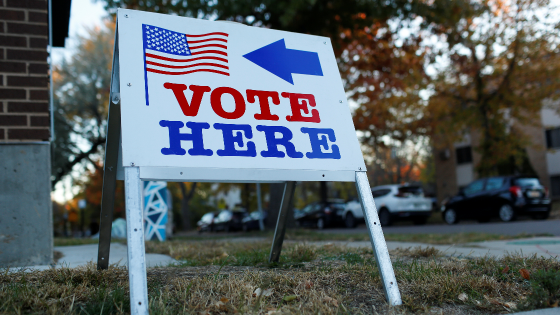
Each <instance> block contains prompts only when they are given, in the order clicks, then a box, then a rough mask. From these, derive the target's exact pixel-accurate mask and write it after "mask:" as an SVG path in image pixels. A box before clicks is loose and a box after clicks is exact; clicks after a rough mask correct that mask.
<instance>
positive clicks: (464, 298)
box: [458, 293, 469, 302]
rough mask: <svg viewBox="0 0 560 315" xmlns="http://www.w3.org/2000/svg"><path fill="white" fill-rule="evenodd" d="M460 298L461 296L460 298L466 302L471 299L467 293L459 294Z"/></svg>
mask: <svg viewBox="0 0 560 315" xmlns="http://www.w3.org/2000/svg"><path fill="white" fill-rule="evenodd" d="M458 298H459V300H461V301H463V302H466V301H467V300H468V299H469V297H468V296H467V295H466V294H465V293H461V294H459V297H458Z"/></svg>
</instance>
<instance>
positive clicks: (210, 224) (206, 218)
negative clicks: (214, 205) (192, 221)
mask: <svg viewBox="0 0 560 315" xmlns="http://www.w3.org/2000/svg"><path fill="white" fill-rule="evenodd" d="M218 213H219V212H208V213H206V214H205V215H203V216H202V218H200V220H199V221H198V222H197V223H196V225H197V226H198V233H202V232H204V231H208V232H212V231H214V218H215V217H216V216H217V215H218Z"/></svg>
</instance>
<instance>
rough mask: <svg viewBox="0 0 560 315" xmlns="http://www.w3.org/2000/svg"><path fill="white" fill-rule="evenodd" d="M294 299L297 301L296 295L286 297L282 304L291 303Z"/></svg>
mask: <svg viewBox="0 0 560 315" xmlns="http://www.w3.org/2000/svg"><path fill="white" fill-rule="evenodd" d="M295 299H297V295H286V296H285V297H284V298H283V299H282V300H284V302H291V301H293V300H295Z"/></svg>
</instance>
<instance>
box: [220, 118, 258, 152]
mask: <svg viewBox="0 0 560 315" xmlns="http://www.w3.org/2000/svg"><path fill="white" fill-rule="evenodd" d="M214 128H215V129H219V130H222V134H223V136H224V149H223V150H218V151H216V153H217V154H218V155H219V156H251V157H255V156H257V150H256V149H255V143H254V142H253V141H247V150H237V149H236V148H235V144H236V143H237V145H238V146H239V147H240V148H243V134H245V138H247V139H252V138H253V131H252V130H251V125H235V124H214ZM234 131H237V132H236V133H235V136H234V135H233V132H234Z"/></svg>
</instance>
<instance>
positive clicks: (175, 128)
mask: <svg viewBox="0 0 560 315" xmlns="http://www.w3.org/2000/svg"><path fill="white" fill-rule="evenodd" d="M159 125H160V126H162V127H167V128H169V148H163V149H161V153H162V154H163V155H185V154H186V153H187V151H185V149H183V148H182V147H181V141H192V144H193V147H192V149H189V154H190V155H204V156H211V155H212V150H209V149H204V142H203V140H202V129H210V125H209V124H208V123H196V122H192V121H189V122H187V124H186V126H187V128H190V129H191V131H192V132H191V133H181V132H180V131H179V129H181V128H183V126H184V124H183V122H182V121H170V120H162V121H160V122H159Z"/></svg>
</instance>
